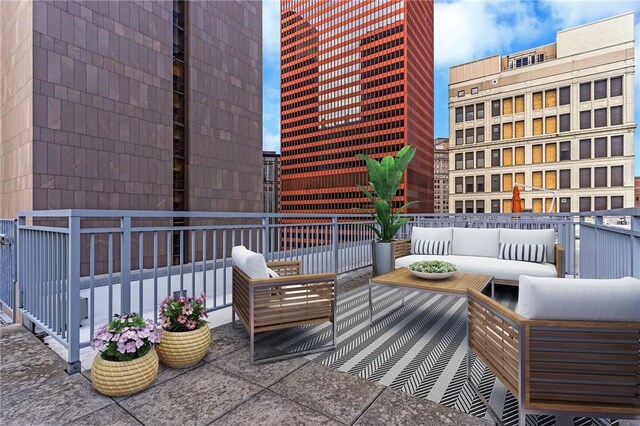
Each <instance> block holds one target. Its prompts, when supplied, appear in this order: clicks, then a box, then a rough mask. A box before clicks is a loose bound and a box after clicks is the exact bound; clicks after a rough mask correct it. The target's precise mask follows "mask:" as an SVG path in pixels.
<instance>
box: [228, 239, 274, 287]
mask: <svg viewBox="0 0 640 426" xmlns="http://www.w3.org/2000/svg"><path fill="white" fill-rule="evenodd" d="M231 262H232V263H233V265H235V266H237V267H238V269H240V270H241V271H242V272H244V273H245V274H246V275H247V276H248V277H249V278H251V279H254V280H255V279H262V278H269V268H267V263H266V262H265V260H264V256H262V255H261V254H260V253H256V252H253V251H251V250H249V249H247V248H246V247H245V246H235V247H234V248H232V249H231Z"/></svg>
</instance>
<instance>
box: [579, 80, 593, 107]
mask: <svg viewBox="0 0 640 426" xmlns="http://www.w3.org/2000/svg"><path fill="white" fill-rule="evenodd" d="M590 100H591V82H589V83H581V84H580V102H586V101H590Z"/></svg>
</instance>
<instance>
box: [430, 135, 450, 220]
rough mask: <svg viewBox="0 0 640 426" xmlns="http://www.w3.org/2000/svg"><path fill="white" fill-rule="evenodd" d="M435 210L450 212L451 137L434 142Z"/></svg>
mask: <svg viewBox="0 0 640 426" xmlns="http://www.w3.org/2000/svg"><path fill="white" fill-rule="evenodd" d="M433 148H434V151H433V212H434V213H449V139H448V138H436V140H435V142H434V144H433Z"/></svg>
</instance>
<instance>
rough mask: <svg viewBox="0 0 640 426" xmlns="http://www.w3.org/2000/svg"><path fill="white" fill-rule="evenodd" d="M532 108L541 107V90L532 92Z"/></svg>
mask: <svg viewBox="0 0 640 426" xmlns="http://www.w3.org/2000/svg"><path fill="white" fill-rule="evenodd" d="M532 103H533V109H534V110H537V109H542V92H537V93H534V94H533V102H532Z"/></svg>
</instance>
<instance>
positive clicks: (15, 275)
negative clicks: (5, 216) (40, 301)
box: [11, 219, 20, 324]
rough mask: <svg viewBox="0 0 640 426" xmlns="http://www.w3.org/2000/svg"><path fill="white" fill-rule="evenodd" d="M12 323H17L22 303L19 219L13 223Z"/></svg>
mask: <svg viewBox="0 0 640 426" xmlns="http://www.w3.org/2000/svg"><path fill="white" fill-rule="evenodd" d="M11 239H12V241H11V258H12V260H11V268H12V269H13V270H12V271H11V291H12V292H13V294H12V295H11V299H12V300H11V303H13V306H12V307H11V312H12V314H11V322H13V323H14V324H15V323H16V322H17V317H18V307H19V306H20V305H19V304H18V303H19V302H20V288H19V287H18V219H15V220H14V221H13V235H12V236H11Z"/></svg>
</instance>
